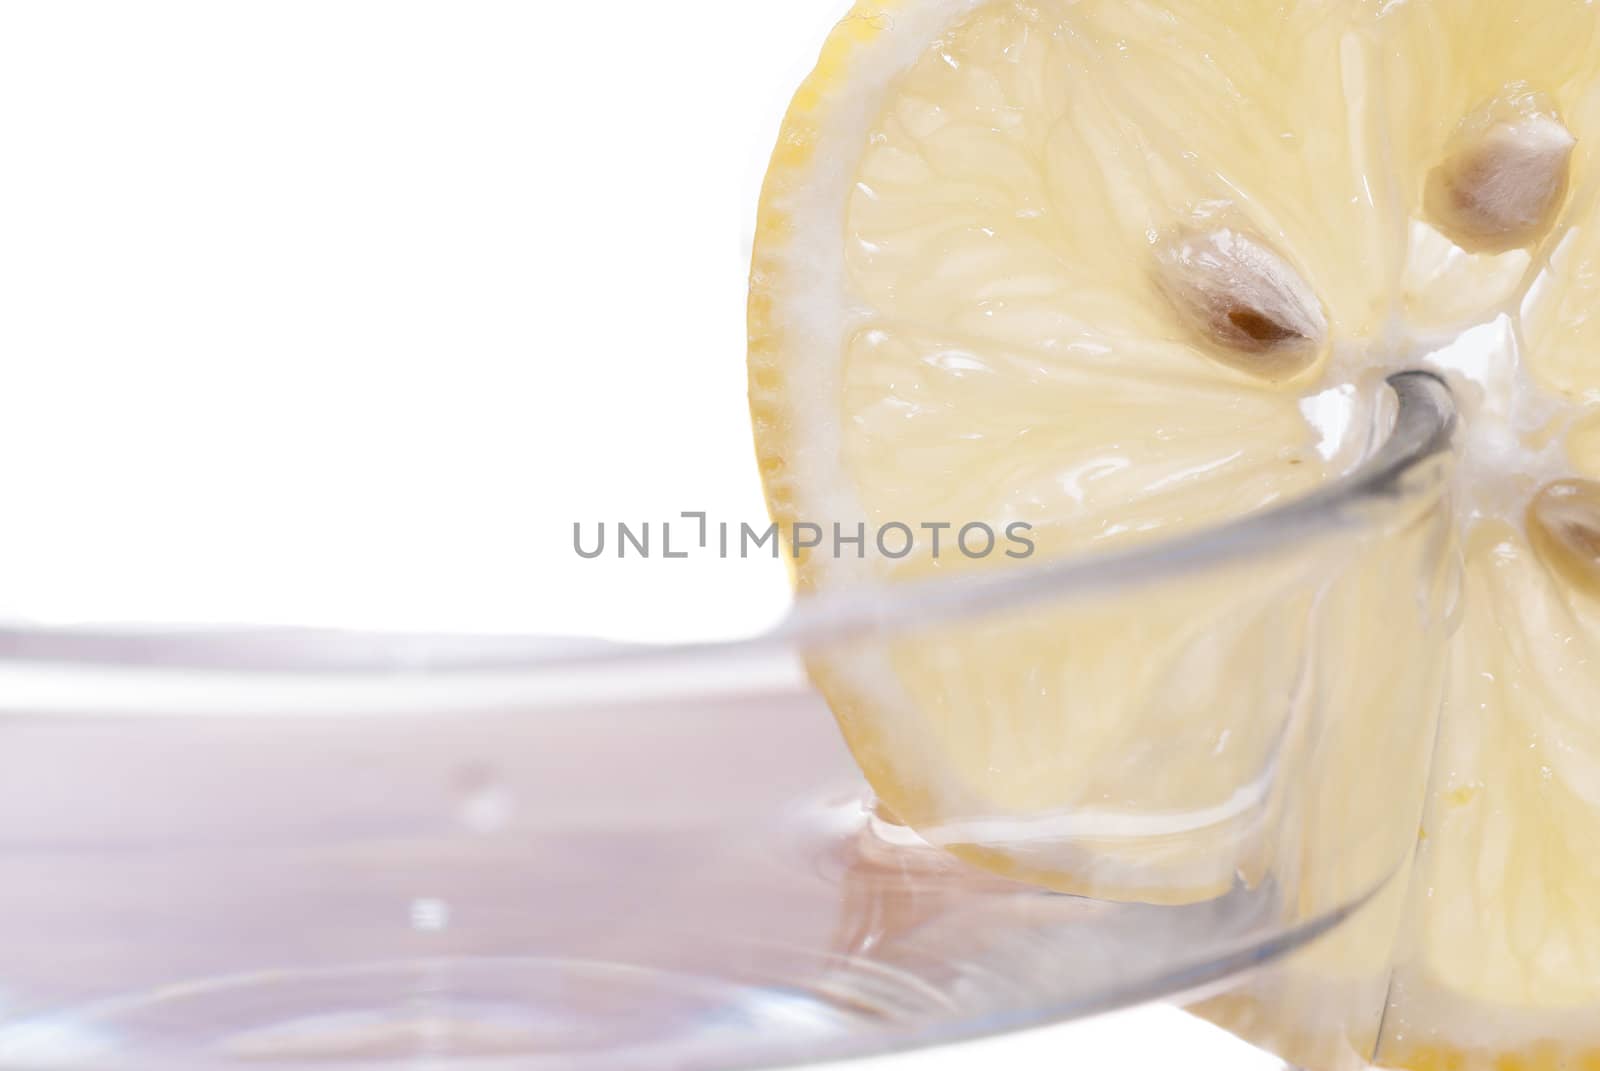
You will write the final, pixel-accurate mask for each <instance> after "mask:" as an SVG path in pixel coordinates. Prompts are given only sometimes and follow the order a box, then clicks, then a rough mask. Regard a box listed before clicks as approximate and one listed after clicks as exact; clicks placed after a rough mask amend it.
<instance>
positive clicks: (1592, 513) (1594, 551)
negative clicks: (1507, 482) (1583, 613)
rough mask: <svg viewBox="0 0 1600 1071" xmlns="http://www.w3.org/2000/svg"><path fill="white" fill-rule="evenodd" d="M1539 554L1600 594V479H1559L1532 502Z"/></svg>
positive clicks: (1532, 530)
mask: <svg viewBox="0 0 1600 1071" xmlns="http://www.w3.org/2000/svg"><path fill="white" fill-rule="evenodd" d="M1528 536H1529V538H1530V540H1531V541H1532V543H1533V546H1534V548H1535V549H1536V550H1537V551H1538V552H1539V555H1540V556H1541V557H1543V558H1544V560H1545V561H1546V562H1548V563H1549V564H1550V566H1551V568H1553V569H1555V570H1556V571H1557V572H1558V573H1560V574H1561V576H1563V577H1564V578H1565V579H1566V580H1567V581H1568V582H1570V583H1571V584H1572V585H1573V586H1575V587H1577V588H1578V589H1579V590H1582V591H1585V592H1587V593H1589V594H1591V595H1596V596H1600V482H1596V481H1594V480H1557V481H1555V482H1554V483H1551V484H1547V485H1545V486H1544V487H1543V488H1542V489H1541V490H1540V491H1539V493H1538V494H1536V495H1534V496H1533V501H1532V502H1531V503H1529V504H1528Z"/></svg>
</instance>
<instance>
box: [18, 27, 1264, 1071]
mask: <svg viewBox="0 0 1600 1071" xmlns="http://www.w3.org/2000/svg"><path fill="white" fill-rule="evenodd" d="M842 13H843V8H842V5H841V4H840V3H839V2H838V0H702V2H695V3H682V4H679V3H662V2H660V0H612V2H610V3H606V4H586V3H574V4H554V3H537V2H522V3H515V4H511V3H490V2H483V3H465V4H464V3H446V2H434V3H412V2H398V0H385V2H382V3H333V2H328V0H315V2H294V0H279V2H275V3H270V4H269V3H260V4H236V3H218V2H216V0H203V2H194V3H169V2H160V3H153V2H127V0H121V2H118V3H107V4H82V3H71V2H56V3H50V4H6V5H4V6H3V7H0V154H3V164H0V360H3V362H4V373H5V374H4V378H3V380H0V502H3V503H4V513H3V515H0V616H6V617H11V618H18V617H23V618H36V619H46V620H51V621H107V620H111V621H127V620H149V619H159V620H166V621H231V622H274V623H294V624H338V625H368V626H379V627H392V628H402V627H405V628H429V627H431V628H459V629H478V628H485V629H520V630H529V631H536V632H551V633H587V634H595V635H610V636H621V637H635V638H652V639H663V638H689V637H701V636H717V635H732V634H737V633H740V632H746V631H750V630H753V629H756V628H758V627H761V626H762V625H764V624H766V623H768V622H770V621H772V620H773V619H774V618H775V617H776V616H777V615H778V614H780V613H781V612H782V610H783V608H784V606H785V604H786V586H785V578H784V576H783V573H782V570H781V568H780V567H778V566H775V565H774V564H773V563H772V562H770V561H766V562H761V561H755V562H737V561H728V562H724V561H719V560H717V559H715V558H703V557H702V558H695V559H691V560H688V561H676V562H666V561H662V560H660V559H656V560H652V561H645V562H639V561H633V562H617V561H616V560H615V559H610V558H608V559H606V560H603V561H595V562H587V561H582V560H579V559H578V558H577V556H576V555H575V554H574V553H573V552H572V550H571V525H572V523H573V522H574V521H580V522H584V523H586V524H593V523H594V522H598V521H602V520H604V521H607V522H614V521H617V520H623V519H627V520H631V521H635V522H638V521H645V520H655V521H659V520H660V519H664V518H667V517H671V516H673V515H675V514H677V513H678V512H679V511H682V510H706V511H708V512H709V513H710V514H711V515H712V517H713V518H714V519H717V518H720V519H727V520H729V521H732V522H738V521H741V520H749V521H752V522H754V521H757V520H760V519H763V518H764V513H763V510H762V507H761V503H760V497H759V492H758V489H757V486H756V478H755V470H754V464H753V460H752V457H751V451H750V446H749V433H748V424H747V417H746V412H745V406H744V379H743V361H744V319H743V317H744V308H743V304H744V288H745V274H746V270H747V265H748V258H749V252H750V243H751V237H752V230H753V220H754V208H755V203H756V196H757V191H758V187H759V183H760V178H761V175H762V172H763V169H764V167H765V162H766V156H767V153H768V151H769V148H770V146H771V144H772V142H773V140H774V138H775V135H776V131H777V125H778V121H779V118H780V116H781V114H782V111H783V107H784V105H785V103H786V101H787V98H788V95H789V94H790V92H792V90H793V88H794V87H795V86H796V85H797V84H798V82H799V80H800V79H801V77H802V76H803V75H804V73H805V71H806V70H807V69H808V68H809V66H810V63H811V61H812V59H813V58H814V56H815V54H816V50H817V48H818V46H819V45H820V43H821V40H822V38H823V36H824V34H825V33H826V31H827V29H828V27H829V26H830V24H831V23H832V22H833V21H834V20H835V19H836V18H837V17H838V16H839V15H840V14H842ZM1130 1031H1131V1032H1132V1033H1133V1034H1134V1035H1137V1036H1138V1037H1140V1038H1141V1040H1142V1043H1143V1050H1142V1051H1144V1052H1146V1053H1149V1052H1151V1051H1152V1050H1151V1048H1150V1046H1151V1045H1152V1044H1155V1045H1156V1047H1157V1048H1158V1049H1159V1050H1162V1051H1164V1052H1165V1053H1166V1056H1164V1057H1163V1058H1162V1059H1161V1061H1160V1066H1162V1067H1168V1066H1170V1067H1178V1066H1182V1067H1185V1068H1189V1069H1193V1071H1204V1069H1205V1068H1208V1067H1214V1068H1218V1069H1221V1068H1229V1069H1242V1071H1247V1069H1249V1068H1252V1067H1261V1068H1266V1067H1272V1066H1275V1065H1274V1063H1273V1062H1272V1061H1270V1060H1267V1059H1266V1058H1264V1057H1262V1056H1260V1055H1259V1054H1254V1053H1251V1052H1250V1051H1248V1050H1246V1049H1245V1048H1244V1047H1243V1046H1242V1045H1240V1044H1238V1043H1235V1042H1232V1041H1229V1040H1226V1039H1223V1038H1222V1036H1221V1035H1220V1034H1218V1033H1216V1032H1213V1031H1211V1030H1210V1029H1209V1028H1207V1027H1203V1026H1201V1025H1199V1024H1197V1023H1194V1022H1192V1021H1189V1020H1187V1019H1184V1018H1181V1017H1180V1016H1179V1015H1178V1013H1176V1012H1170V1011H1165V1010H1157V1011H1154V1012H1146V1013H1140V1014H1138V1015H1136V1016H1135V1017H1133V1018H1132V1019H1130V1018H1128V1017H1119V1018H1114V1019H1112V1020H1108V1021H1106V1022H1104V1023H1101V1024H1097V1025H1093V1026H1090V1027H1088V1028H1075V1029H1073V1030H1072V1032H1071V1033H1063V1032H1062V1031H1059V1030H1057V1031H1046V1032H1043V1033H1041V1034H1035V1035H1030V1036H1026V1037H1022V1038H1012V1039H1005V1040H1000V1041H994V1042H986V1043H981V1044H979V1045H977V1046H973V1047H958V1048H955V1049H951V1050H948V1051H946V1052H944V1053H942V1054H935V1055H927V1054H924V1055H918V1056H910V1057H904V1058H897V1059H892V1060H886V1061H883V1062H882V1064H881V1066H882V1068H883V1069H884V1071H890V1069H891V1068H895V1069H899V1068H905V1069H907V1071H912V1069H921V1071H934V1069H938V1071H956V1069H958V1068H982V1067H987V1066H992V1065H994V1064H995V1063H996V1061H1000V1062H1001V1063H1003V1064H1004V1065H1006V1066H1029V1065H1038V1066H1050V1067H1082V1068H1096V1069H1099V1068H1106V1069H1115V1068H1123V1067H1135V1066H1139V1065H1138V1064H1136V1063H1129V1062H1128V1061H1129V1057H1127V1056H1126V1055H1125V1049H1124V1046H1125V1044H1126V1038H1127V1037H1128V1036H1129V1032H1130ZM1208 1061H1209V1062H1208ZM855 1066H859V1067H862V1068H865V1067H866V1066H867V1065H855Z"/></svg>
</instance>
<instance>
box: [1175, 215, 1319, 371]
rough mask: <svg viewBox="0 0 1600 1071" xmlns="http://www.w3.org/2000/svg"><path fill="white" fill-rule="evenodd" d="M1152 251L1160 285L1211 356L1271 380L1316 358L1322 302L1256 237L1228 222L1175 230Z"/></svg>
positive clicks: (1288, 265) (1312, 361) (1297, 273)
mask: <svg viewBox="0 0 1600 1071" xmlns="http://www.w3.org/2000/svg"><path fill="white" fill-rule="evenodd" d="M1155 256H1156V264H1157V273H1156V277H1157V282H1158V283H1159V284H1160V287H1161V290H1162V292H1163V293H1165V294H1166V295H1167V298H1168V299H1169V300H1170V301H1171V302H1172V305H1173V307H1174V308H1175V309H1176V310H1177V311H1178V315H1179V316H1180V317H1181V318H1182V319H1183V321H1184V322H1185V324H1186V325H1187V326H1188V327H1189V328H1190V329H1191V330H1193V331H1195V332H1196V333H1197V334H1199V335H1200V336H1201V338H1202V339H1204V341H1205V342H1207V343H1208V344H1209V348H1210V350H1211V352H1212V354H1213V355H1214V356H1215V357H1216V358H1217V359H1218V360H1220V361H1222V362H1223V363H1225V364H1228V365H1231V366H1233V367H1235V368H1238V369H1240V370H1242V371H1245V372H1249V373H1250V374H1252V375H1255V376H1259V377H1261V378H1263V379H1268V380H1273V381H1277V380H1282V379H1289V378H1291V377H1293V376H1295V375H1298V374H1299V373H1300V372H1303V371H1305V370H1306V369H1307V368H1309V367H1310V366H1311V365H1312V364H1314V363H1316V360H1317V357H1318V356H1319V355H1320V354H1321V352H1322V349H1323V344H1324V342H1325V341H1326V340H1327V336H1328V321H1327V317H1326V316H1324V315H1323V312H1322V305H1321V303H1320V302H1319V301H1318V300H1317V296H1316V294H1314V293H1313V292H1312V290H1311V287H1310V286H1309V285H1308V284H1307V283H1306V281H1305V279H1303V278H1302V277H1301V276H1300V273H1299V272H1297V271H1295V269H1294V268H1293V267H1292V266H1291V265H1290V264H1289V262H1288V261H1286V260H1285V259H1284V258H1283V257H1281V256H1279V255H1278V254H1277V253H1276V252H1275V251H1273V250H1272V249H1271V248H1270V247H1269V246H1267V245H1266V244H1265V243H1263V242H1262V241H1261V240H1259V239H1257V238H1254V237H1252V236H1250V235H1248V234H1245V233H1243V232H1242V231H1239V230H1236V229H1234V228H1232V227H1216V228H1213V229H1209V230H1182V231H1176V232H1174V233H1171V234H1168V235H1167V236H1166V237H1164V238H1163V239H1161V240H1160V241H1159V242H1158V243H1157V244H1156V247H1155Z"/></svg>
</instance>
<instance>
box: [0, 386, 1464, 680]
mask: <svg viewBox="0 0 1600 1071" xmlns="http://www.w3.org/2000/svg"><path fill="white" fill-rule="evenodd" d="M1387 383H1388V385H1389V388H1390V389H1391V390H1392V391H1393V393H1394V395H1395V399H1396V401H1397V403H1398V404H1397V407H1396V409H1395V418H1394V423H1393V427H1392V429H1391V430H1390V432H1389V435H1388V437H1387V438H1386V439H1385V440H1384V442H1383V443H1382V445H1381V446H1379V447H1378V448H1377V449H1376V450H1375V451H1373V452H1372V454H1371V455H1370V456H1369V457H1368V458H1367V459H1366V460H1365V461H1363V462H1362V463H1361V464H1360V465H1358V466H1357V467H1356V468H1355V469H1354V470H1352V471H1351V472H1349V473H1347V474H1345V475H1343V476H1341V477H1339V478H1337V479H1335V480H1332V481H1330V482H1329V483H1327V484H1325V485H1324V486H1322V487H1321V488H1319V489H1317V490H1316V491H1314V492H1312V493H1310V494H1308V495H1305V496H1302V497H1300V498H1296V499H1294V500H1291V501H1289V502H1286V503H1283V504H1281V505H1278V506H1274V507H1271V508H1269V509H1266V510H1262V511H1260V512H1257V513H1253V514H1249V515H1247V516H1244V517H1241V518H1238V519H1237V520H1233V521H1230V522H1227V523H1225V524H1221V525H1218V526H1215V527H1211V528H1207V529H1204V530H1202V531H1199V532H1195V533H1190V534H1186V535H1182V536H1178V537H1175V538H1171V539H1166V540H1160V541H1156V542H1153V543H1151V544H1148V545H1145V546H1140V547H1137V548H1134V549H1131V550H1126V551H1118V552H1113V553H1109V554H1096V555H1086V556H1081V557H1071V558H1059V559H1052V560H1046V561H1042V562H1038V563H1031V564H1028V565H1019V566H1015V567H1012V568H1008V569H1002V570H994V571H990V572H982V573H970V574H964V575H961V576H957V577H950V578H944V577H935V578H930V579H925V580H917V581H911V582H905V583H897V584H888V583H883V584H876V585H870V586H862V587H857V588H853V589H848V590H846V589H841V590H838V591H825V592H818V593H813V594H809V595H807V596H806V597H805V598H802V599H800V600H797V602H796V603H795V605H794V606H793V607H792V608H791V610H790V612H789V613H788V615H787V616H786V617H785V618H784V620H783V621H781V622H780V623H779V624H778V625H776V626H775V627H773V628H771V629H769V630H767V631H765V632H761V633H758V634H755V635H752V636H748V637H743V638H739V639H734V640H724V641H713V642H699V643H685V644H623V643H613V642H608V641H601V640H585V639H575V638H550V637H540V636H526V635H488V634H460V635H454V634H444V633H402V632H381V631H355V630H340V629H311V628H293V627H254V626H199V627H181V628H173V627H154V626H151V627H145V626H138V625H132V626H125V627H124V626H118V627H114V628H106V627H84V626H77V625H40V626H34V625H21V626H6V627H0V661H3V662H11V663H35V664H38V663H43V664H55V665H58V666H60V665H68V666H71V665H77V666H84V667H95V666H99V667H121V668H149V669H164V670H180V671H197V672H204V671H219V672H232V673H237V672H245V673H265V674H293V675H300V674H307V675H351V674H357V675H366V674H374V673H379V674H387V673H396V672H400V673H407V674H415V673H428V674H448V675H460V674H474V673H479V674H481V673H493V674H505V673H524V672H529V673H541V672H549V671H552V670H558V669H562V670H572V669H578V670H582V669H587V668H593V669H598V670H604V671H615V670H617V669H618V668H621V667H623V666H630V665H635V664H657V665H659V664H661V663H663V662H666V663H699V664H706V663H716V662H722V661H730V660H745V661H751V660H760V659H761V658H763V657H766V658H770V657H771V656H773V655H781V656H788V655H790V654H791V653H792V652H794V651H796V650H805V649H807V648H812V647H816V646H819V645H822V644H826V643H836V642H840V641H853V640H860V639H864V638H867V637H878V636H887V635H894V634H896V633H905V632H910V631H915V630H921V629H926V628H929V627H933V626H938V625H946V624H950V623H954V622H958V621H962V620H970V619H973V618H978V617H982V616H985V615H990V614H993V613H996V612H999V611H1007V610H1019V609H1026V608H1029V607H1033V606H1037V605H1039V604H1041V603H1047V602H1060V601H1064V600H1078V599H1085V598H1091V597H1097V596H1103V595H1106V594H1108V593H1112V592H1116V591H1120V590H1125V589H1130V590H1131V589H1134V588H1138V587H1142V586H1145V585H1148V584H1153V583H1158V582H1161V581H1166V580H1173V579H1178V578H1182V577H1185V576H1190V575H1194V574H1197V573H1202V572H1205V571H1207V570H1211V569H1216V568H1221V567H1226V566H1228V565H1231V564H1235V563H1238V562H1240V561H1243V560H1245V559H1248V558H1250V557H1252V556H1255V555H1260V554H1265V553H1270V552H1272V551H1273V550H1275V549H1279V548H1282V547H1284V546H1286V545H1292V544H1293V542H1294V541H1296V540H1303V539H1308V538H1313V537H1317V538H1321V537H1326V536H1327V535H1328V534H1329V533H1331V532H1339V531H1343V532H1349V531H1355V530H1360V529H1363V528H1367V527H1369V526H1371V525H1374V524H1383V523H1391V522H1392V521H1393V520H1394V519H1395V516H1396V507H1397V505H1398V506H1403V505H1404V504H1405V503H1408V502H1413V503H1414V502H1416V501H1417V500H1418V498H1419V495H1421V494H1422V493H1423V492H1425V491H1426V490H1427V489H1428V487H1429V485H1430V481H1428V480H1426V479H1424V480H1422V481H1419V480H1418V477H1419V476H1424V477H1425V476H1426V475H1427V474H1428V472H1429V470H1430V465H1431V463H1432V462H1434V461H1435V459H1437V458H1438V457H1439V456H1440V455H1442V454H1445V453H1447V452H1448V451H1449V450H1450V446H1451V442H1452V440H1453V438H1454V433H1455V428H1456V424H1457V414H1456V408H1455V404H1454V400H1453V398H1452V395H1451V393H1450V389H1449V387H1448V386H1447V385H1446V384H1445V382H1444V381H1443V380H1442V379H1440V378H1439V377H1438V376H1437V375H1435V374H1433V373H1432V372H1427V371H1420V370H1415V371H1407V372H1401V373H1398V374H1395V375H1393V376H1390V377H1389V378H1388V380H1387ZM1435 486H1436V485H1435Z"/></svg>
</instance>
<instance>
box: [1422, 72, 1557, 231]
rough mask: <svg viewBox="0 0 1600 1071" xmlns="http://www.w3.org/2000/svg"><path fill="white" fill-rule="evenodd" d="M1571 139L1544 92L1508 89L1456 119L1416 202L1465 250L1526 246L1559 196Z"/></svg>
mask: <svg viewBox="0 0 1600 1071" xmlns="http://www.w3.org/2000/svg"><path fill="white" fill-rule="evenodd" d="M1576 144H1577V141H1576V139H1575V138H1574V137H1573V136H1572V132H1571V131H1569V130H1568V129H1567V128H1566V127H1565V126H1564V125H1563V124H1562V122H1561V119H1560V117H1559V116H1558V115H1557V114H1556V110H1555V107H1554V106H1553V105H1552V104H1551V103H1550V102H1549V100H1548V99H1547V98H1545V97H1544V96H1543V95H1542V94H1538V93H1531V92H1529V91H1527V89H1526V88H1525V87H1521V86H1512V87H1509V88H1508V89H1507V90H1506V92H1504V93H1502V94H1501V95H1500V96H1498V97H1496V98H1494V99H1493V100H1491V101H1489V102H1488V103H1486V104H1484V105H1482V106H1480V107H1479V108H1477V109H1476V110H1475V111H1473V112H1472V113H1471V114H1470V115H1468V116H1467V117H1466V118H1465V119H1463V120H1462V121H1461V125H1460V127H1459V128H1457V130H1456V133H1455V135H1454V136H1453V137H1452V138H1451V139H1450V143H1449V144H1448V145H1447V146H1446V147H1445V158H1444V162H1443V163H1441V164H1439V166H1438V167H1436V168H1434V169H1433V172H1432V174H1430V175H1429V176H1428V185H1427V189H1426V190H1425V192H1424V195H1423V208H1424V210H1425V211H1426V212H1427V215H1428V217H1429V219H1430V220H1431V222H1432V223H1433V224H1434V226H1436V227H1437V228H1438V229H1439V230H1440V231H1441V232H1442V233H1443V234H1444V235H1445V236H1446V237H1447V238H1449V239H1450V240H1451V241H1453V242H1455V243H1456V244H1457V245H1459V246H1460V247H1462V248H1463V249H1466V250H1468V251H1470V252H1484V253H1501V252H1505V251H1506V250H1508V249H1515V248H1517V247H1519V246H1526V245H1530V244H1532V243H1533V242H1535V241H1537V240H1538V239H1539V238H1541V237H1543V235H1544V234H1545V232H1546V231H1548V230H1549V229H1550V226H1551V224H1552V222H1553V221H1554V218H1555V214H1556V210H1557V209H1558V208H1559V207H1560V205H1561V200H1562V198H1563V197H1564V196H1566V192H1567V172H1568V170H1569V164H1570V163H1571V160H1572V150H1573V146H1574V145H1576Z"/></svg>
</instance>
